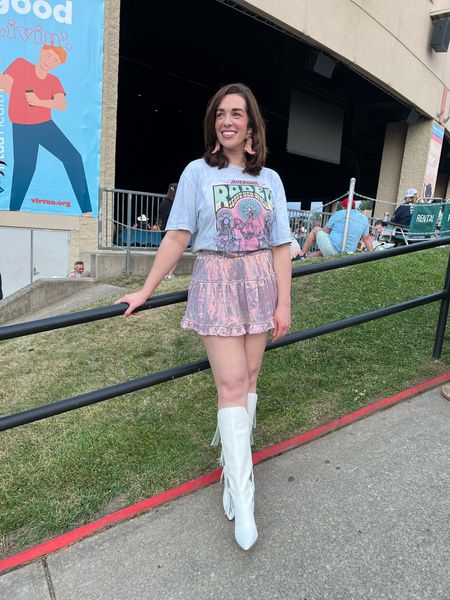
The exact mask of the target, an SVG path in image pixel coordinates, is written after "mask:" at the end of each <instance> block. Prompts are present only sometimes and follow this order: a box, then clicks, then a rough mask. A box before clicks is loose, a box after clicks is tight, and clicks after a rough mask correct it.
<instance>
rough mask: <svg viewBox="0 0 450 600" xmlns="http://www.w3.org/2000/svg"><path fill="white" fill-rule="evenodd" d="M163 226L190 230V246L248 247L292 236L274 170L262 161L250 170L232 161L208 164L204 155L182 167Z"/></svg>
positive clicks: (278, 242) (229, 249)
mask: <svg viewBox="0 0 450 600" xmlns="http://www.w3.org/2000/svg"><path fill="white" fill-rule="evenodd" d="M166 229H167V230H177V229H183V230H187V231H190V232H191V233H192V241H191V245H192V250H193V252H198V251H199V250H213V251H221V252H230V253H235V252H251V251H253V250H260V249H264V248H270V247H271V246H279V245H281V244H288V243H290V241H291V231H290V227H289V219H288V214H287V204H286V196H285V193H284V188H283V184H282V182H281V179H280V177H279V175H278V173H276V172H275V171H273V170H272V169H267V168H265V167H264V168H263V169H261V173H260V174H259V175H257V176H256V175H249V174H248V173H244V172H243V170H242V169H241V168H240V167H237V166H235V165H229V166H228V167H226V168H224V169H219V168H217V167H210V166H208V165H207V164H206V162H205V161H204V160H203V159H198V160H194V161H193V162H191V163H189V164H188V165H187V167H186V168H185V170H184V171H183V173H182V175H181V178H180V181H179V183H178V188H177V192H176V196H175V200H174V202H173V207H172V210H171V211H170V217H169V220H168V222H167V226H166Z"/></svg>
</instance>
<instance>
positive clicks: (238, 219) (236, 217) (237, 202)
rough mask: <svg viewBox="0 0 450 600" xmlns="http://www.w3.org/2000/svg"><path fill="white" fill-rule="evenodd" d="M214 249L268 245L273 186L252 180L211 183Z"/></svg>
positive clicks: (229, 249)
mask: <svg viewBox="0 0 450 600" xmlns="http://www.w3.org/2000/svg"><path fill="white" fill-rule="evenodd" d="M212 191H213V198H214V210H215V215H216V236H215V241H216V244H217V249H218V250H220V251H223V252H249V251H252V250H259V249H261V248H268V247H269V246H270V236H271V229H272V219H273V201H272V190H271V189H270V187H266V186H264V185H261V184H258V183H257V182H255V181H229V182H226V181H224V182H221V183H217V184H214V185H213V186H212Z"/></svg>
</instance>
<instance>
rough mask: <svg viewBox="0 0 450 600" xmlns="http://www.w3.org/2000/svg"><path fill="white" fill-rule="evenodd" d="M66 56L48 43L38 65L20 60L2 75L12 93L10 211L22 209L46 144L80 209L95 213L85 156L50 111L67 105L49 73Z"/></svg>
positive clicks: (0, 78) (1, 85) (1, 84)
mask: <svg viewBox="0 0 450 600" xmlns="http://www.w3.org/2000/svg"><path fill="white" fill-rule="evenodd" d="M66 58H67V53H66V51H65V50H64V49H63V48H61V47H60V46H47V45H44V46H42V49H41V52H40V56H39V62H38V63H37V64H36V65H33V64H32V63H30V62H29V61H27V60H25V59H24V58H17V59H16V60H14V61H13V62H12V63H11V65H10V66H9V67H8V68H7V69H6V71H5V72H4V73H3V74H0V90H3V91H4V92H6V93H8V94H10V100H9V109H8V116H9V119H10V121H11V123H12V132H13V145H14V167H13V177H12V185H11V199H10V205H9V209H10V210H20V208H21V206H22V203H23V200H24V198H25V194H26V193H27V190H28V188H29V186H30V183H31V180H32V178H33V175H34V172H35V170H36V162H37V157H38V150H39V146H42V147H43V148H45V149H46V150H48V151H49V152H50V153H51V154H53V155H54V156H55V157H56V158H59V160H60V161H61V162H62V163H63V165H64V168H65V170H66V172H67V175H68V177H69V180H70V183H71V184H72V188H73V191H74V193H75V196H76V199H77V200H78V204H79V205H80V209H81V212H82V213H83V214H84V215H86V216H90V213H91V211H92V205H91V200H90V197H89V190H88V187H87V183H86V175H85V172H84V166H83V161H82V158H81V155H80V153H79V152H78V150H77V149H76V148H75V146H74V145H73V144H72V143H71V142H70V141H69V140H68V139H67V137H66V136H65V135H64V134H63V132H62V131H61V130H60V129H59V127H58V126H57V125H56V124H55V122H54V121H53V120H52V115H51V111H52V110H65V109H66V107H67V103H66V93H65V91H64V88H63V87H62V85H61V82H60V81H59V79H58V78H57V77H55V76H54V75H51V74H50V73H49V71H51V70H52V69H55V68H56V67H57V66H58V65H60V64H61V63H64V62H66Z"/></svg>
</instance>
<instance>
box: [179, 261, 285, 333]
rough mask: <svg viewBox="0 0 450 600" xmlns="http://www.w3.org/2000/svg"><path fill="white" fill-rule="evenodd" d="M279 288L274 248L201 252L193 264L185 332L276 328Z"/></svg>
mask: <svg viewBox="0 0 450 600" xmlns="http://www.w3.org/2000/svg"><path fill="white" fill-rule="evenodd" d="M276 304H277V284H276V278H275V271H274V269H273V259H272V251H271V250H256V251H254V252H246V253H243V254H239V255H228V254H225V253H223V252H212V251H209V250H203V251H202V252H200V253H199V254H198V256H197V258H196V260H195V263H194V269H193V272H192V279H191V283H190V286H189V294H188V301H187V306H186V313H185V315H184V317H183V320H182V321H181V327H182V328H183V329H193V330H194V331H196V332H197V333H199V334H200V335H221V336H230V335H232V336H238V335H244V334H246V333H263V332H265V331H269V330H271V329H273V326H274V325H273V315H274V312H275V307H276Z"/></svg>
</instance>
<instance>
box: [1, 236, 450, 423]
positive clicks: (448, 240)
mask: <svg viewBox="0 0 450 600" xmlns="http://www.w3.org/2000/svg"><path fill="white" fill-rule="evenodd" d="M448 244H450V236H449V237H445V238H440V239H435V240H430V241H426V242H417V243H416V244H414V245H410V246H401V247H398V248H392V249H390V250H386V251H385V252H378V253H377V252H375V253H371V254H359V255H353V256H349V257H346V258H339V259H336V260H327V261H323V262H321V263H318V264H310V265H302V266H301V267H299V268H296V269H294V270H293V273H292V276H293V277H294V278H295V277H305V276H308V275H311V274H313V273H320V272H324V271H331V270H335V269H341V268H345V267H351V266H353V265H359V264H363V263H367V262H372V261H374V260H388V259H389V258H391V257H393V256H400V255H402V254H409V253H411V252H418V251H420V250H428V249H430V248H436V247H438V246H443V245H448ZM186 299H187V291H182V292H174V293H171V294H165V295H162V296H155V297H154V298H150V300H148V301H147V302H145V304H143V305H142V306H141V307H140V308H139V310H148V309H152V308H157V307H161V306H167V305H169V304H176V303H179V302H184V301H185V300H186ZM432 302H440V311H439V317H438V322H437V328H436V336H435V341H434V348H433V358H434V359H435V360H438V359H439V358H440V356H441V352H442V344H443V340H444V334H445V328H446V323H447V316H448V308H449V303H450V257H449V260H448V263H447V271H446V276H445V283H444V287H443V289H442V291H440V292H435V293H433V294H428V295H427V296H421V297H419V298H415V299H413V300H408V301H405V302H401V303H399V304H394V305H391V306H386V307H383V308H379V309H377V310H373V311H370V312H367V313H363V314H360V315H356V316H353V317H349V318H347V319H343V320H341V321H335V322H332V323H327V324H325V325H320V326H318V327H313V328H312V329H307V330H305V331H297V332H294V333H291V334H289V335H286V336H285V337H284V338H282V339H281V340H278V341H277V342H269V343H268V344H267V346H266V351H268V350H274V349H275V348H281V347H283V346H287V345H290V344H295V343H297V342H301V341H304V340H307V339H311V338H315V337H318V336H321V335H325V334H326V333H331V332H333V331H339V330H341V329H346V328H348V327H353V326H355V325H359V324H361V323H366V322H368V321H373V320H375V319H381V318H383V317H386V316H388V315H393V314H397V313H400V312H404V311H407V310H410V309H412V308H416V307H418V306H424V305H426V304H430V303H432ZM127 306H128V305H127V304H117V305H112V306H105V307H101V308H96V309H92V310H87V311H81V312H77V313H72V314H67V315H61V316H58V317H50V318H47V319H41V320H39V321H32V322H29V323H20V324H17V325H7V326H4V327H0V340H7V339H12V338H17V337H22V336H25V335H32V334H36V333H40V332H43V331H51V330H54V329H61V328H63V327H70V326H72V325H79V324H82V323H88V322H91V321H98V320H101V319H108V318H110V317H115V316H119V315H122V314H123V313H124V312H125V310H126V308H127ZM208 368H209V362H208V360H206V359H205V360H200V361H196V362H193V363H189V364H186V365H181V366H178V367H175V368H173V369H167V370H164V371H159V372H157V373H153V374H151V375H147V376H145V377H140V378H138V379H133V380H131V381H125V382H123V383H119V384H116V385H113V386H109V387H106V388H103V389H99V390H95V391H92V392H88V393H85V394H81V395H79V396H74V397H73V398H67V399H65V400H59V401H57V402H53V403H51V404H46V405H43V406H39V407H36V408H32V409H29V410H26V411H23V412H19V413H16V414H12V415H8V416H5V417H1V418H0V431H5V430H8V429H12V428H14V427H19V426H21V425H25V424H27V423H33V422H35V421H39V420H41V419H46V418H48V417H51V416H54V415H59V414H62V413H65V412H68V411H71V410H75V409H78V408H82V407H84V406H89V405H91V404H96V403H98V402H103V401H104V400H108V399H110V398H115V397H117V396H121V395H123V394H129V393H130V392H135V391H137V390H141V389H144V388H148V387H151V386H153V385H156V384H158V383H163V382H165V381H170V380H173V379H177V378H179V377H184V376H186V375H191V374H193V373H197V372H199V371H203V370H205V369H208Z"/></svg>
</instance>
